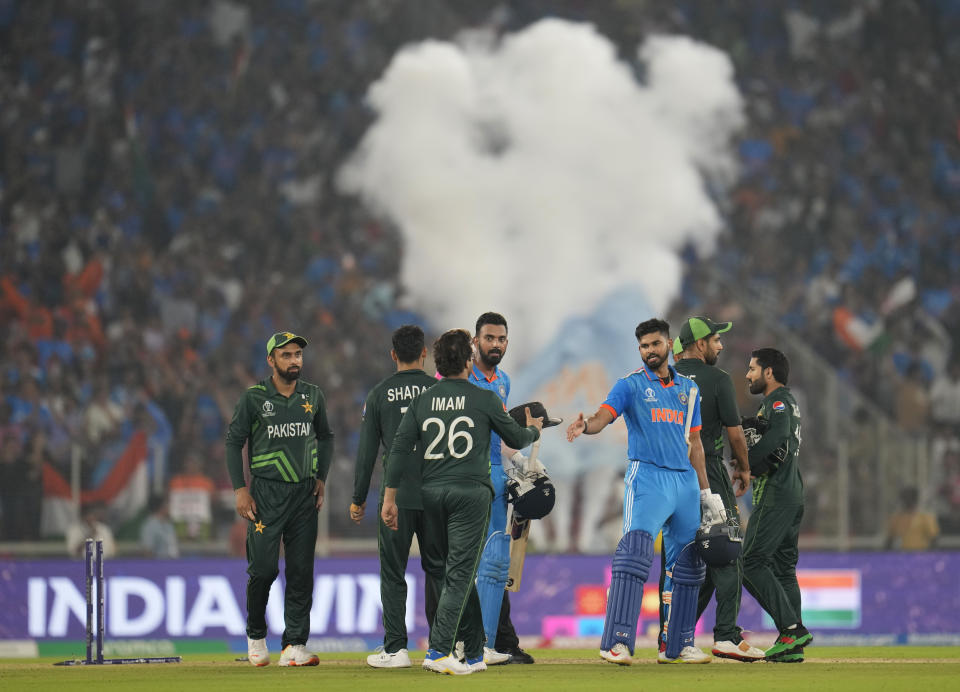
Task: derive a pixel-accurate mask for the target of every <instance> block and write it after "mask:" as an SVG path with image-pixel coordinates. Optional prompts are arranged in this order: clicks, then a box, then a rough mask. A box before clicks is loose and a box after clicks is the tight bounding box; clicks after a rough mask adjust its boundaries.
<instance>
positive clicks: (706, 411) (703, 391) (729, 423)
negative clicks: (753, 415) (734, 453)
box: [676, 358, 740, 463]
mask: <svg viewBox="0 0 960 692" xmlns="http://www.w3.org/2000/svg"><path fill="white" fill-rule="evenodd" d="M676 368H677V372H679V373H680V374H681V375H686V376H687V377H689V378H690V379H691V380H693V381H694V382H696V383H697V387H698V388H699V389H700V420H701V422H702V425H703V427H702V428H700V440H701V441H702V442H703V453H704V454H705V455H706V457H707V462H708V463H709V462H710V460H713V461H714V462H722V461H723V429H724V428H733V427H736V426H738V425H740V411H739V410H738V409H737V397H736V395H735V394H734V391H733V380H731V379H730V375H729V374H727V372H726V371H725V370H721V369H720V368H718V367H715V366H713V365H707V364H706V363H705V362H703V361H702V360H700V359H699V358H683V359H681V360H678V361H677V363H676Z"/></svg>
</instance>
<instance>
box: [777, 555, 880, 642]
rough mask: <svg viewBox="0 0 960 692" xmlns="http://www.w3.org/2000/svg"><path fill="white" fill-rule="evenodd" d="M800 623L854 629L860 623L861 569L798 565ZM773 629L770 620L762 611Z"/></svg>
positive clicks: (819, 626)
mask: <svg viewBox="0 0 960 692" xmlns="http://www.w3.org/2000/svg"><path fill="white" fill-rule="evenodd" d="M797 581H798V582H799V583H800V599H801V605H802V608H803V624H804V625H806V626H807V627H808V628H810V629H813V628H821V629H823V628H827V629H829V628H836V629H854V628H857V627H859V626H860V613H861V592H860V570H857V569H799V570H797ZM764 622H765V624H767V625H769V626H770V628H771V629H773V620H771V619H770V616H769V615H767V614H766V613H764Z"/></svg>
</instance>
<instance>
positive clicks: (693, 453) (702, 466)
mask: <svg viewBox="0 0 960 692" xmlns="http://www.w3.org/2000/svg"><path fill="white" fill-rule="evenodd" d="M691 434H692V436H693V438H694V441H693V442H692V443H691V445H690V465H691V466H692V467H693V470H694V471H696V473H697V482H698V483H699V484H700V490H709V489H710V480H709V479H708V478H707V460H706V457H705V456H704V454H703V444H701V442H700V433H699V432H693V433H691Z"/></svg>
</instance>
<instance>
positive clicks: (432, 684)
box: [0, 646, 960, 692]
mask: <svg viewBox="0 0 960 692" xmlns="http://www.w3.org/2000/svg"><path fill="white" fill-rule="evenodd" d="M531 653H532V654H533V655H534V656H535V657H536V659H537V663H536V664H535V665H532V666H522V665H519V666H518V665H508V666H497V667H494V668H490V669H489V670H488V671H487V672H485V673H475V674H473V675H469V676H464V677H457V678H453V677H449V676H443V675H437V674H435V673H428V672H426V671H423V670H421V669H420V667H419V661H420V660H421V659H420V657H415V658H414V667H413V668H410V669H401V670H373V669H372V668H369V667H368V666H367V665H366V664H365V662H364V658H365V654H342V653H341V654H321V655H320V666H319V667H316V668H279V667H277V666H276V665H270V666H267V667H265V668H254V667H252V666H250V665H248V664H246V663H242V662H237V661H235V660H234V658H235V654H216V655H206V656H204V655H202V654H193V655H188V656H185V657H184V661H183V662H182V663H168V664H147V665H124V666H74V667H58V666H54V665H52V664H53V663H54V662H55V660H58V659H53V658H39V659H37V658H34V659H6V660H0V689H2V690H10V691H11V692H20V690H57V691H58V692H67V691H68V690H90V689H118V690H120V689H122V690H204V691H205V692H221V691H223V692H228V691H229V692H238V691H240V690H256V691H257V692H263V690H264V689H269V688H273V689H283V690H284V692H289V691H291V690H299V689H303V690H312V691H315V690H323V692H327V691H328V690H372V689H376V690H378V691H379V690H383V691H385V692H401V691H402V690H418V691H424V690H433V689H450V687H451V686H457V687H458V688H462V689H490V688H494V689H496V690H497V692H506V691H508V690H519V691H522V692H527V691H529V690H601V691H602V692H612V691H613V690H651V691H655V692H669V691H671V690H678V691H679V690H685V691H686V690H702V691H703V692H714V691H715V690H738V691H745V690H774V689H807V690H809V691H810V692H826V691H827V690H843V691H844V692H854V691H855V690H933V691H934V692H946V691H947V690H958V689H960V647H817V646H813V647H810V648H809V649H808V650H807V660H806V662H804V663H802V664H776V663H750V664H745V663H736V662H733V661H724V660H720V659H715V660H714V661H713V662H712V663H711V664H709V665H703V666H660V665H656V664H655V654H654V652H653V651H652V650H650V651H640V652H638V658H639V659H640V660H639V662H638V663H636V664H635V665H633V666H631V667H618V666H614V665H611V664H608V663H602V662H600V659H599V658H598V657H597V655H596V652H595V651H593V650H592V649H591V650H583V649H568V650H563V649H561V650H537V649H534V650H532V651H531ZM421 656H422V654H421ZM275 658H276V657H275Z"/></svg>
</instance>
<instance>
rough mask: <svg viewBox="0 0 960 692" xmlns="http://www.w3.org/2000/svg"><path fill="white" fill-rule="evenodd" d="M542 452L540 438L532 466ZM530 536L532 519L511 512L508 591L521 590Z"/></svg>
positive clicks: (532, 449)
mask: <svg viewBox="0 0 960 692" xmlns="http://www.w3.org/2000/svg"><path fill="white" fill-rule="evenodd" d="M539 453H540V440H539V439H537V441H536V442H534V443H533V447H532V448H531V450H530V459H529V461H527V464H528V465H530V466H532V465H533V462H534V461H536V460H537V455H538V454H539ZM529 537H530V520H529V519H521V518H520V517H517V516H516V515H515V514H511V519H510V569H509V571H508V572H507V586H506V589H507V591H519V590H520V578H521V577H522V576H523V561H524V559H525V558H526V557H527V539H528V538H529Z"/></svg>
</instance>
